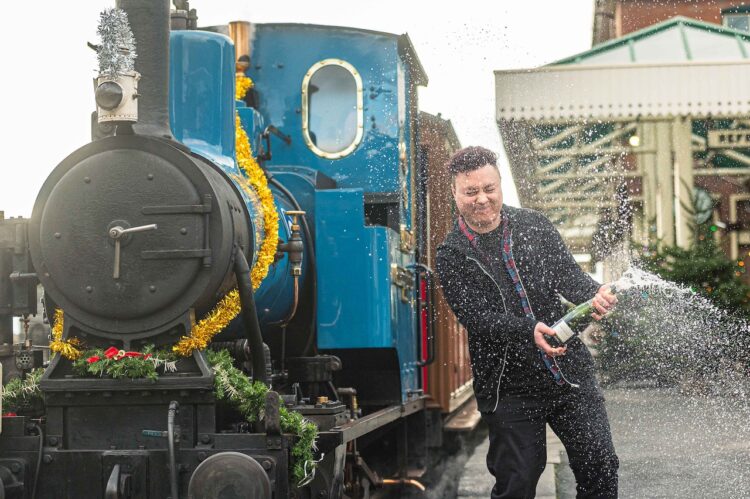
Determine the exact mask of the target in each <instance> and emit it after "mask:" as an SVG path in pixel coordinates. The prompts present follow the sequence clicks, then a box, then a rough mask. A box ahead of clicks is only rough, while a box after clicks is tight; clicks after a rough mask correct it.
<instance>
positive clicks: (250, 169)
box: [172, 75, 279, 357]
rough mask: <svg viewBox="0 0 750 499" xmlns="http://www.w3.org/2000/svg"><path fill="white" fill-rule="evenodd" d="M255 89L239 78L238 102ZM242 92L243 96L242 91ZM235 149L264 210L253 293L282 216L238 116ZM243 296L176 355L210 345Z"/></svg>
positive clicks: (199, 328)
mask: <svg viewBox="0 0 750 499" xmlns="http://www.w3.org/2000/svg"><path fill="white" fill-rule="evenodd" d="M252 85H253V82H252V80H250V78H248V77H246V76H240V75H238V76H237V87H236V88H237V92H236V97H237V99H242V98H243V97H244V96H245V93H246V92H247V90H248V89H249V88H251V87H252ZM241 89H242V92H240V90H241ZM235 130H236V131H235V134H236V135H235V148H236V150H237V153H236V154H237V163H238V164H239V166H240V169H241V170H242V172H243V173H244V174H245V176H246V177H247V179H245V178H243V177H235V179H236V180H238V183H239V184H240V187H242V188H243V190H245V191H246V192H248V191H249V190H250V189H252V190H253V191H255V194H256V195H257V196H258V198H259V200H260V204H261V207H262V210H263V229H264V232H265V238H264V239H263V242H262V243H261V246H260V249H259V250H258V254H257V257H256V260H255V265H253V268H252V270H251V272H250V279H251V280H252V283H253V289H257V288H258V286H260V283H261V281H263V279H264V278H265V277H266V275H268V268H269V267H270V266H271V264H272V263H273V260H274V258H275V255H276V250H277V248H278V245H279V215H278V213H277V212H276V204H275V203H274V200H273V194H272V193H271V189H269V188H268V180H267V179H266V175H265V173H264V172H263V169H261V167H260V165H258V162H257V161H256V160H255V158H254V157H253V152H252V149H251V147H250V140H249V139H248V137H247V133H245V130H244V129H243V128H242V123H241V122H240V116H239V114H237V115H236V116H235ZM240 309H241V306H240V295H239V292H238V291H237V289H233V290H232V291H230V292H229V293H227V295H226V296H225V297H224V298H222V300H221V301H220V302H219V303H218V304H217V305H216V307H214V309H213V310H212V311H211V312H209V313H208V315H206V316H205V317H204V318H203V319H201V320H200V321H199V322H198V323H197V324H194V325H193V328H192V331H191V332H190V335H189V336H183V337H182V338H181V339H180V341H179V342H177V344H175V345H174V346H173V347H172V351H174V352H175V353H177V354H179V355H182V356H184V357H187V356H188V355H190V354H191V353H192V352H193V350H195V349H198V350H203V349H204V348H206V347H207V346H208V344H209V343H210V342H211V339H212V338H213V337H214V336H215V335H216V333H218V332H219V331H221V330H222V329H224V328H225V327H227V325H229V322H230V321H231V320H232V319H234V318H235V317H237V315H238V314H239V313H240Z"/></svg>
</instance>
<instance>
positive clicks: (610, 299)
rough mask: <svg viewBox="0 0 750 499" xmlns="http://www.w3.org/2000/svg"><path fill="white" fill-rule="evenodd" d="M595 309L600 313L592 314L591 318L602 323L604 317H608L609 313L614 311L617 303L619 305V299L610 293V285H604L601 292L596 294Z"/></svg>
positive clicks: (600, 289)
mask: <svg viewBox="0 0 750 499" xmlns="http://www.w3.org/2000/svg"><path fill="white" fill-rule="evenodd" d="M593 303H594V308H595V309H596V310H597V311H598V312H599V313H598V314H597V313H594V314H591V316H592V317H593V318H594V319H596V320H598V321H600V320H602V317H604V316H605V315H607V313H608V312H609V311H610V310H612V308H613V307H614V306H615V303H617V297H616V296H615V295H614V293H612V291H610V285H609V284H604V285H603V286H602V287H600V288H599V291H597V292H596V295H595V296H594V302H593Z"/></svg>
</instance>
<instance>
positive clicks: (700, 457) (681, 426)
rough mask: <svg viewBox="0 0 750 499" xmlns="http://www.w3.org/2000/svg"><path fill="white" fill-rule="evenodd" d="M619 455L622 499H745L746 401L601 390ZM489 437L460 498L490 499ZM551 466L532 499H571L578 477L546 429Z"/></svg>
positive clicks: (749, 421)
mask: <svg viewBox="0 0 750 499" xmlns="http://www.w3.org/2000/svg"><path fill="white" fill-rule="evenodd" d="M605 396H606V399H607V411H608V413H609V418H610V423H611V426H612V435H613V439H614V442H615V447H616V449H617V453H618V456H619V458H620V499H641V498H648V499H661V498H664V499H666V498H690V499H702V498H706V499H750V401H748V400H746V399H742V398H739V397H731V396H729V397H709V396H701V395H695V394H690V395H688V394H685V393H681V392H680V391H679V390H678V389H656V388H614V389H607V390H605ZM488 445H489V444H488V442H487V440H486V438H485V439H484V441H483V442H482V443H481V444H480V445H478V446H477V447H476V448H475V449H474V452H473V453H472V454H471V455H470V456H469V458H468V460H467V461H466V464H465V466H464V469H463V473H462V475H461V478H460V480H459V484H458V493H457V497H458V498H461V499H474V498H479V497H482V498H488V497H489V496H490V490H491V489H492V484H493V482H492V477H491V476H490V474H489V472H488V471H487V467H486V464H485V456H486V454H487V447H488ZM547 455H548V465H547V469H546V470H545V473H544V474H543V475H542V478H541V479H540V482H539V487H538V488H537V499H552V498H555V497H557V498H558V499H572V498H574V497H575V480H574V478H573V474H572V472H571V471H570V468H569V467H568V464H567V457H566V456H565V452H564V449H562V446H561V444H560V443H559V440H557V438H556V437H555V436H554V434H552V432H551V431H549V428H548V453H547Z"/></svg>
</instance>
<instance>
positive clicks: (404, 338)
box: [0, 0, 469, 499]
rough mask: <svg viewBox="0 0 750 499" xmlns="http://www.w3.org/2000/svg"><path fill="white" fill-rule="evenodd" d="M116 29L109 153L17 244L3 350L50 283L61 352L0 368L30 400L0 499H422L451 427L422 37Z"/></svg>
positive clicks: (148, 26) (102, 86) (51, 199)
mask: <svg viewBox="0 0 750 499" xmlns="http://www.w3.org/2000/svg"><path fill="white" fill-rule="evenodd" d="M118 7H121V9H122V12H125V13H126V14H127V18H128V19H129V22H130V27H132V30H133V36H134V38H135V42H136V44H135V46H136V47H137V51H138V57H137V59H136V60H135V66H134V68H132V71H129V72H128V71H125V72H124V76H122V75H114V76H112V75H108V76H107V75H105V76H104V77H100V78H99V81H98V82H97V87H96V102H97V107H98V114H97V115H96V116H94V118H93V119H92V127H93V133H92V135H93V138H94V140H93V141H92V142H91V143H89V144H87V145H84V146H83V147H81V148H80V149H78V150H77V151H75V152H74V153H72V154H71V155H70V156H68V157H67V158H66V159H64V160H63V161H62V162H61V163H60V164H59V165H58V166H57V167H56V168H55V169H54V170H53V171H52V173H51V174H50V176H49V177H48V179H47V181H46V182H45V184H44V185H43V187H42V189H41V191H40V193H39V195H38V198H37V201H36V203H35V206H34V210H33V214H32V217H31V219H29V220H24V219H13V220H7V221H1V220H0V250H3V254H12V255H13V257H12V258H2V259H0V274H1V275H2V276H3V279H0V295H2V298H3V300H0V301H2V302H3V303H5V302H6V301H7V302H8V303H9V306H8V307H7V309H0V316H1V317H0V318H1V319H2V323H0V333H2V334H3V335H5V332H4V328H3V326H2V324H5V323H6V322H5V321H6V319H7V318H8V317H12V316H14V315H23V316H28V315H29V314H34V313H36V312H37V311H36V306H35V304H36V300H35V299H34V300H32V299H31V298H30V296H31V295H32V293H34V294H35V292H36V284H37V281H38V282H40V283H41V285H42V286H43V287H44V290H45V309H46V313H47V315H48V316H49V317H50V320H51V321H52V322H53V323H54V327H53V333H52V336H53V338H52V339H53V341H52V343H51V348H52V350H53V351H55V352H56V353H57V355H55V356H53V358H52V360H51V362H50V363H49V365H48V366H46V368H45V370H44V372H43V374H42V372H41V371H40V370H32V369H33V368H35V367H39V365H38V364H39V360H40V357H39V355H37V351H36V350H35V349H34V346H33V345H32V344H31V343H30V342H26V343H25V344H24V345H20V346H18V347H17V348H16V349H15V351H14V352H12V353H11V354H8V353H7V352H5V351H3V352H0V356H2V355H4V356H2V360H3V364H4V366H10V365H11V364H13V367H14V368H15V369H17V370H19V372H20V373H22V374H23V376H24V377H25V381H20V382H17V383H16V385H17V386H19V387H21V388H20V391H19V392H18V393H20V394H21V395H22V396H20V397H19V399H17V400H14V403H15V404H16V405H15V406H14V412H15V414H9V415H6V416H5V417H3V427H2V430H3V431H2V434H1V435H0V492H3V493H4V495H3V497H19V498H35V497H40V498H41V497H56V498H57V497H66V498H78V497H92V498H96V497H106V498H130V497H133V498H157V497H159V498H161V497H172V498H174V499H176V498H177V497H196V498H198V497H206V498H210V497H217V498H218V497H258V498H261V497H276V498H279V497H316V498H318V497H319V498H322V497H369V496H373V497H375V496H377V495H378V494H379V493H387V492H392V491H397V490H401V489H402V488H404V487H406V488H409V487H411V488H417V489H419V488H423V487H422V485H421V484H420V483H419V481H417V480H415V479H414V478H413V476H414V473H415V472H416V471H418V470H421V471H422V472H423V471H424V469H425V468H426V467H429V466H430V464H431V462H432V461H431V459H432V457H433V455H434V454H435V451H436V450H437V448H439V446H440V441H441V432H442V424H443V420H444V419H445V417H446V412H448V413H449V412H452V411H453V410H454V409H455V407H450V408H447V409H446V408H445V407H441V406H440V404H436V403H434V402H431V401H432V400H434V399H433V398H430V397H429V396H428V395H427V394H426V393H425V390H424V389H425V385H426V376H427V371H426V366H427V365H428V364H430V363H431V362H432V361H433V360H434V358H435V342H436V338H435V335H434V334H433V332H432V331H433V328H432V322H433V315H434V314H433V313H432V310H431V308H432V305H433V302H434V295H435V293H434V292H433V289H431V288H432V282H431V275H430V272H429V266H428V265H427V264H428V263H429V259H428V258H427V257H426V255H427V249H426V248H427V246H428V241H429V238H430V227H429V224H428V209H427V203H426V193H427V190H426V185H427V180H428V179H427V173H428V171H429V169H428V168H427V167H426V166H425V165H424V164H423V165H422V167H421V168H420V164H419V160H420V158H422V159H424V155H425V154H426V149H424V147H422V149H420V145H419V142H418V140H419V135H418V130H419V127H420V120H419V117H420V116H419V112H418V105H417V86H419V85H424V84H426V81H427V79H426V76H425V73H424V70H423V68H422V67H421V65H420V64H419V60H418V58H417V56H416V53H415V51H414V48H413V46H412V44H411V42H410V40H409V38H408V36H405V35H403V36H395V35H391V34H387V33H379V32H372V31H366V30H360V29H349V28H330V27H322V26H310V25H287V24H267V25H254V26H252V25H249V24H248V23H232V24H230V25H229V26H228V27H216V28H213V29H211V30H197V29H188V28H191V27H194V24H195V15H194V11H190V10H189V9H188V8H187V6H186V5H185V4H183V5H181V7H183V9H181V10H178V11H176V12H174V11H173V12H172V13H171V23H172V30H171V32H170V28H169V26H170V12H169V5H168V2H167V0H160V1H158V2H155V1H152V0H119V1H118ZM118 12H120V11H118ZM175 27H177V28H181V29H175ZM120 29H121V27H120ZM228 35H229V36H228ZM120 51H121V52H122V53H123V54H124V55H125V56H127V55H128V54H127V51H128V50H127V49H124V50H123V49H120ZM121 76H122V78H121ZM136 104H137V105H136ZM136 114H137V116H136ZM420 151H421V152H420ZM34 296H35V295H34ZM449 320H450V319H448V318H445V319H444V321H449ZM0 339H2V340H3V341H0V343H9V342H8V341H6V338H4V337H3V338H0ZM431 369H435V366H433V367H432V368H431ZM436 369H438V370H444V371H446V372H447V371H451V372H453V371H455V366H453V365H450V364H447V363H444V365H443V366H438V367H437V368H436ZM8 370H9V369H8V367H6V372H7V371H8ZM437 376H439V373H437ZM466 381H469V380H466V379H464V380H462V382H461V384H462V385H466V384H467V383H466ZM9 386H10V385H9ZM33 393H38V394H39V396H40V397H39V400H42V401H43V405H41V406H40V405H39V404H36V405H35V404H27V405H24V404H23V403H22V402H24V400H25V401H26V402H28V400H26V399H31V398H32V397H31V396H29V397H25V395H30V394H33ZM24 394H25V395H24ZM19 400H20V401H21V402H19ZM462 400H465V399H462ZM4 410H8V407H7V401H6V407H5V408H4ZM295 432H296V433H295ZM312 440H314V442H315V446H314V447H311V446H310V442H311V441H312ZM300 443H303V444H304V443H307V446H308V448H301V447H300ZM302 447H304V445H303V446H302Z"/></svg>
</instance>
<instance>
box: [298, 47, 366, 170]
mask: <svg viewBox="0 0 750 499" xmlns="http://www.w3.org/2000/svg"><path fill="white" fill-rule="evenodd" d="M363 122H364V119H363V113H362V78H361V77H360V76H359V73H358V72H357V71H356V70H355V69H354V67H353V66H352V65H351V64H349V63H347V62H345V61H341V60H338V59H326V60H324V61H320V62H317V63H315V64H314V65H313V66H312V67H311V68H310V69H309V71H308V72H307V74H306V75H305V78H304V80H303V81H302V134H303V135H304V138H305V143H306V144H307V146H308V147H309V148H310V149H311V150H312V151H313V152H314V153H315V154H317V155H318V156H322V157H324V158H329V159H338V158H341V157H344V156H346V155H347V154H350V153H351V152H352V151H354V149H355V148H356V147H357V145H358V144H359V142H360V141H361V140H362V132H363Z"/></svg>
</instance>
